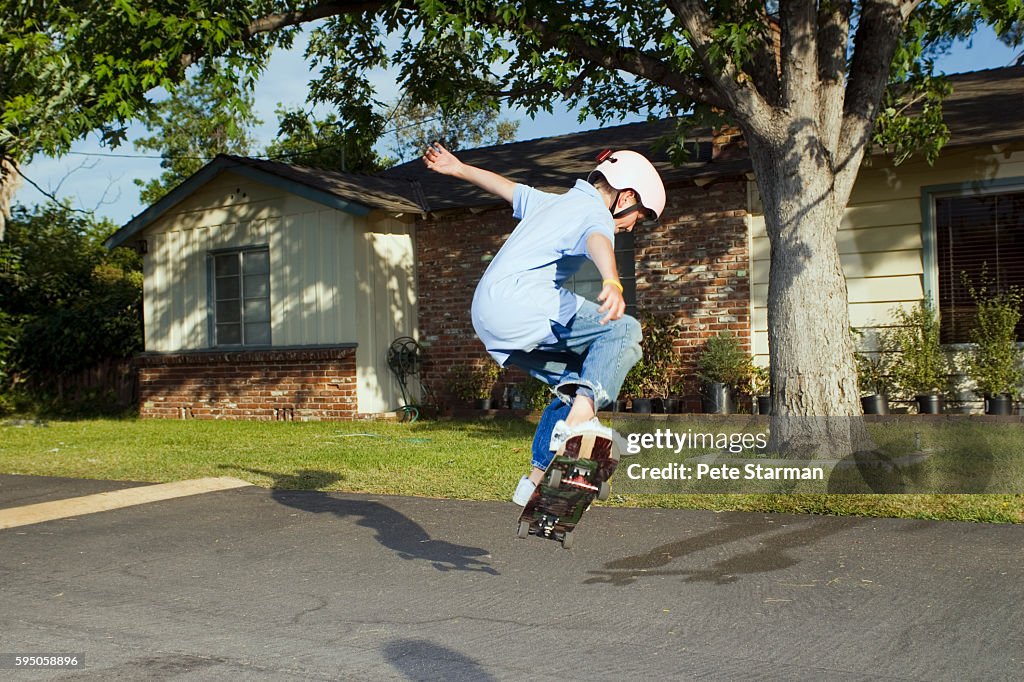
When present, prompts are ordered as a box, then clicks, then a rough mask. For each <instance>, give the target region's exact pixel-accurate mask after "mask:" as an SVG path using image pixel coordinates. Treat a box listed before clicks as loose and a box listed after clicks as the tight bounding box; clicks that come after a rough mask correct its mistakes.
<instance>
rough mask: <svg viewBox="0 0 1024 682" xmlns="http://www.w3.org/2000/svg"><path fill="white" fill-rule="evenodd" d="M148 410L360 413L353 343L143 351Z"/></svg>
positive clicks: (213, 415) (246, 415)
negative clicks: (305, 347)
mask: <svg viewBox="0 0 1024 682" xmlns="http://www.w3.org/2000/svg"><path fill="white" fill-rule="evenodd" d="M136 365H137V367H138V373H139V411H140V415H141V416H142V417H144V418H162V419H249V420H260V421H270V420H280V421H291V420H295V421H321V420H323V421H328V420H350V419H356V418H358V417H360V416H361V415H359V414H358V413H357V405H358V402H357V399H356V351H355V348H353V347H345V348H324V349H310V350H273V351H237V352H198V353H171V354H161V355H142V356H139V357H138V358H136Z"/></svg>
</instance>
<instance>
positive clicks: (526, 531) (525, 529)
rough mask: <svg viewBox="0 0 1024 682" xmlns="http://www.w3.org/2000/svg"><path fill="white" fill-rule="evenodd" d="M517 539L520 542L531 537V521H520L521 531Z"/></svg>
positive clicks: (517, 534)
mask: <svg viewBox="0 0 1024 682" xmlns="http://www.w3.org/2000/svg"><path fill="white" fill-rule="evenodd" d="M516 537H518V538H519V539H520V540H522V539H525V538H528V537H530V522H529V521H520V522H519V531H518V532H517V533H516Z"/></svg>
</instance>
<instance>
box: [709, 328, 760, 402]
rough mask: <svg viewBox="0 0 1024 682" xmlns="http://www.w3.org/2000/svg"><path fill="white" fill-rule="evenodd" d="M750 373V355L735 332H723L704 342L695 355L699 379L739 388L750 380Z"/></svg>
mask: <svg viewBox="0 0 1024 682" xmlns="http://www.w3.org/2000/svg"><path fill="white" fill-rule="evenodd" d="M750 374H751V361H750V356H749V355H747V353H746V351H744V350H743V347H742V346H741V345H740V340H739V338H738V337H737V336H736V335H735V334H732V333H730V332H723V333H721V334H718V335H717V336H712V337H711V338H710V339H708V340H707V341H705V342H704V348H703V349H702V350H701V352H700V355H699V356H698V357H697V376H698V377H699V378H700V380H701V381H703V382H704V383H723V384H726V385H727V386H731V387H733V388H741V387H743V386H744V385H746V383H747V382H748V381H749V380H750Z"/></svg>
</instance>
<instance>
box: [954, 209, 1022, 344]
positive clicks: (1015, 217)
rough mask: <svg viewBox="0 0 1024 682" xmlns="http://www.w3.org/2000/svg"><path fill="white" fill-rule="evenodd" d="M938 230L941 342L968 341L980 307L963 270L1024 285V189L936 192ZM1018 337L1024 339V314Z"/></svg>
mask: <svg viewBox="0 0 1024 682" xmlns="http://www.w3.org/2000/svg"><path fill="white" fill-rule="evenodd" d="M935 233H936V234H935V252H936V253H935V255H936V261H937V262H936V266H937V270H938V292H937V296H936V300H937V301H938V307H939V313H940V317H941V320H942V328H941V338H942V342H943V343H966V342H968V341H969V340H970V337H969V334H970V329H971V327H972V325H973V324H974V318H975V307H974V302H973V301H972V300H971V297H970V294H968V292H967V289H966V288H965V287H964V285H963V282H962V281H961V273H966V274H967V276H968V277H969V278H970V279H971V281H973V282H974V283H975V284H981V283H982V273H983V272H984V273H985V274H986V276H987V277H988V279H989V281H991V282H992V283H993V284H994V285H995V286H996V287H997V288H1006V287H1010V286H1018V287H1022V288H1024V189H1021V190H1014V191H1008V192H999V193H989V194H977V195H971V196H939V197H936V198H935ZM1017 339H1018V340H1021V339H1024V320H1022V321H1021V323H1020V324H1018V326H1017Z"/></svg>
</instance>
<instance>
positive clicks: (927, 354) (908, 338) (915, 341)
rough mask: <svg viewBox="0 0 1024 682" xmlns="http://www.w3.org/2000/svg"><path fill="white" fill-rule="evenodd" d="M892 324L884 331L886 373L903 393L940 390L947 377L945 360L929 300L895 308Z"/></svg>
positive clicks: (935, 314)
mask: <svg viewBox="0 0 1024 682" xmlns="http://www.w3.org/2000/svg"><path fill="white" fill-rule="evenodd" d="M895 321H896V325H897V326H895V327H892V328H890V329H889V330H887V331H886V332H885V334H884V335H883V338H884V339H885V344H886V345H887V347H889V348H892V350H893V351H894V352H895V353H898V355H897V356H895V357H894V358H893V362H892V365H891V368H890V372H889V375H890V377H891V378H892V380H893V383H894V384H895V385H896V387H897V388H898V389H899V390H900V391H902V392H903V393H904V394H905V395H906V396H908V397H913V396H915V395H923V394H928V393H932V392H940V391H941V390H942V389H943V388H944V387H945V386H946V384H947V382H948V378H949V361H948V359H947V358H946V354H945V353H944V352H943V350H942V345H941V343H940V342H939V316H938V313H937V312H936V310H935V308H934V306H932V304H931V303H930V302H929V301H920V302H919V303H918V304H917V305H916V306H914V307H913V308H912V309H911V310H910V311H907V310H904V309H902V308H900V309H897V310H896V314H895Z"/></svg>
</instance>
